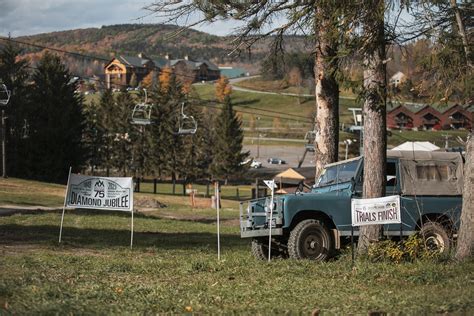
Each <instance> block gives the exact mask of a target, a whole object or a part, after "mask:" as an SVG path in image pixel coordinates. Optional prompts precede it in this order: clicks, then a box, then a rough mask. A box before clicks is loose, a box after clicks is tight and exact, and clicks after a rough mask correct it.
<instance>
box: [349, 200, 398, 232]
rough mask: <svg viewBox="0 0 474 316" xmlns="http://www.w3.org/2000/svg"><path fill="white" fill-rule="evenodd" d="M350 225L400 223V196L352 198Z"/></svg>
mask: <svg viewBox="0 0 474 316" xmlns="http://www.w3.org/2000/svg"><path fill="white" fill-rule="evenodd" d="M351 212H352V226H363V225H380V224H400V223H401V215H400V196H399V195H392V196H386V197H381V198H374V199H352V202H351Z"/></svg>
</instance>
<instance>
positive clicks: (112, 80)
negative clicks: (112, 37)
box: [104, 54, 220, 89]
mask: <svg viewBox="0 0 474 316" xmlns="http://www.w3.org/2000/svg"><path fill="white" fill-rule="evenodd" d="M165 67H170V68H171V69H173V70H175V71H177V72H180V73H186V74H190V76H193V77H194V79H193V82H199V81H212V80H217V79H219V77H220V70H219V67H217V66H216V65H215V64H213V63H212V62H210V61H208V60H204V59H199V60H191V59H190V58H188V56H185V57H184V58H183V59H171V58H170V56H169V55H166V56H165V58H162V59H161V58H160V59H151V58H149V57H147V56H145V55H144V54H139V55H138V56H137V57H131V56H118V57H115V58H114V59H112V60H111V61H110V62H108V63H107V64H106V65H105V67H104V72H105V82H106V85H107V88H109V89H110V88H119V89H122V88H125V87H128V86H130V81H131V79H132V76H133V74H135V76H136V78H137V83H140V82H141V81H142V80H143V78H145V77H146V76H147V75H148V74H149V73H150V72H151V71H153V70H155V71H157V72H159V71H160V70H161V69H163V68H165Z"/></svg>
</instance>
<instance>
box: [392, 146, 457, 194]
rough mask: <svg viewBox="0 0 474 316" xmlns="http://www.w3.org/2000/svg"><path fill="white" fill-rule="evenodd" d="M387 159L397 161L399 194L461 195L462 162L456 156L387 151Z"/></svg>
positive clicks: (422, 152)
mask: <svg viewBox="0 0 474 316" xmlns="http://www.w3.org/2000/svg"><path fill="white" fill-rule="evenodd" d="M387 158H398V159H399V161H400V178H401V179H400V180H401V190H402V193H403V194H407V195H461V194H462V186H463V160H462V157H461V155H460V154H459V153H448V152H427V151H399V150H389V151H387Z"/></svg>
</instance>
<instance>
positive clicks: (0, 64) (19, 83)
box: [0, 41, 29, 177]
mask: <svg viewBox="0 0 474 316" xmlns="http://www.w3.org/2000/svg"><path fill="white" fill-rule="evenodd" d="M20 54H21V50H20V49H18V48H16V47H15V46H13V43H12V42H10V41H7V42H6V44H5V46H4V47H3V49H2V50H1V51H0V84H5V85H6V86H7V89H8V90H10V91H11V97H10V101H9V103H8V105H7V106H1V108H2V109H3V110H4V111H5V116H6V117H7V120H6V128H5V131H6V135H5V136H6V150H7V155H6V161H7V174H8V175H11V176H17V177H21V176H23V173H24V171H25V168H26V166H25V159H26V157H27V156H28V155H27V152H28V148H27V146H26V142H25V140H26V137H27V136H28V135H27V133H26V132H27V130H26V129H24V128H23V127H26V126H25V123H26V124H29V121H28V120H26V121H25V119H27V117H26V111H27V99H28V90H27V87H26V81H27V79H28V71H27V67H28V61H27V60H25V59H19V58H18V56H19V55H20ZM0 168H1V166H0ZM2 171H3V170H2Z"/></svg>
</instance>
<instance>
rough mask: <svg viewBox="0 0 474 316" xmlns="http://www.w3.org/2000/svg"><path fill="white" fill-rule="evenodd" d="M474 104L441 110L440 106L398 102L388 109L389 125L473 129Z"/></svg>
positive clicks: (393, 127)
mask: <svg viewBox="0 0 474 316" xmlns="http://www.w3.org/2000/svg"><path fill="white" fill-rule="evenodd" d="M473 120H474V106H467V107H466V106H462V105H459V104H456V105H453V106H451V107H449V108H446V109H445V110H444V111H441V109H440V108H439V107H436V108H435V107H433V106H429V105H424V106H423V107H421V108H420V107H419V106H414V105H413V104H411V105H409V104H398V105H396V106H394V107H392V108H390V107H389V108H388V109H387V127H388V128H391V129H412V128H416V129H420V130H432V129H433V130H440V129H466V130H471V129H472V127H473V125H472V123H473Z"/></svg>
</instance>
